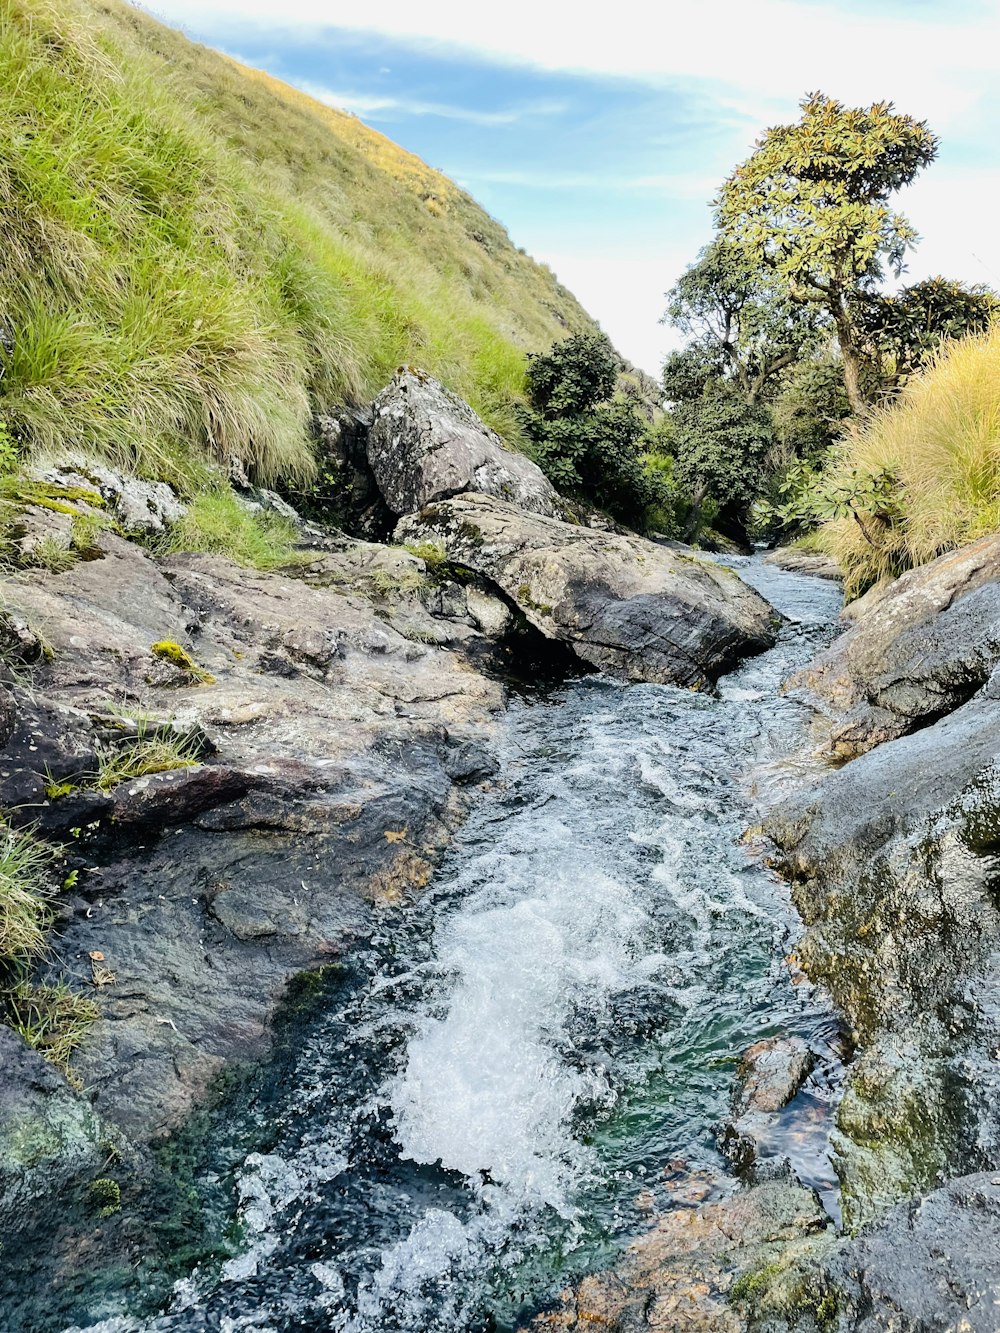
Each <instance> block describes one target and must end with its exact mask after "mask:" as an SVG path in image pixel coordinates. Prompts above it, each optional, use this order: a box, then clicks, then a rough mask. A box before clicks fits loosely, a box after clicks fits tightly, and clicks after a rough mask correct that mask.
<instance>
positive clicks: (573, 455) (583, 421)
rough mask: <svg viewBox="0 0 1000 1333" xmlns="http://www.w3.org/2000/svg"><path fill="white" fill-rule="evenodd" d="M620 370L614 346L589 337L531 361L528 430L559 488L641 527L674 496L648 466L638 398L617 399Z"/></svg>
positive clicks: (568, 341)
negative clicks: (653, 509)
mask: <svg viewBox="0 0 1000 1333" xmlns="http://www.w3.org/2000/svg"><path fill="white" fill-rule="evenodd" d="M618 371H619V363H618V359H617V357H616V356H615V353H614V350H613V349H612V347H611V345H610V343H609V342H608V341H607V339H605V338H601V337H597V336H594V335H591V334H575V335H574V336H573V337H571V338H566V339H565V340H564V341H563V342H560V343H557V344H556V345H555V346H554V347H553V348H552V350H551V351H550V352H548V353H545V354H544V355H541V354H536V355H532V356H529V358H528V370H527V386H528V396H529V400H530V402H531V410H530V411H528V412H526V413H525V418H524V427H525V432H526V434H527V436H528V438H529V439H530V440H531V441H532V443H533V445H534V450H535V454H536V457H537V459H538V462H539V464H540V465H541V467H542V468H543V469H544V471H545V472H546V474H547V475H548V477H549V479H550V480H551V481H552V483H553V485H554V486H556V487H557V488H558V489H559V490H561V491H562V492H564V493H565V494H567V495H571V496H576V497H577V498H579V499H582V500H587V501H589V502H590V503H592V504H596V505H598V506H600V507H601V508H602V509H606V510H607V511H608V512H609V513H611V514H614V515H615V517H617V518H620V519H622V520H623V521H624V522H626V523H632V524H638V525H642V524H643V523H644V522H645V515H646V511H647V509H649V508H650V506H654V505H657V504H659V503H663V504H668V503H669V502H670V497H668V496H667V495H666V492H665V490H664V488H663V486H661V484H660V482H659V480H658V478H657V477H656V475H655V474H652V473H650V472H649V471H648V470H647V469H646V468H645V467H644V466H643V460H642V454H641V447H640V441H641V439H642V437H643V435H644V432H645V431H646V429H647V423H646V421H645V420H644V418H643V416H642V415H641V413H640V412H639V410H638V408H637V406H636V403H635V401H634V397H630V396H628V395H625V396H621V397H612V395H613V394H614V392H615V385H616V382H617V378H618ZM661 491H662V492H663V494H661Z"/></svg>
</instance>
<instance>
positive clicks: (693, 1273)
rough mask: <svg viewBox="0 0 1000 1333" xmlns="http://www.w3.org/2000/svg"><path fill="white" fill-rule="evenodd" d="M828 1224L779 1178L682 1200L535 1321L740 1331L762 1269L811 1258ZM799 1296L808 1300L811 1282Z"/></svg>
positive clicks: (613, 1331) (664, 1330)
mask: <svg viewBox="0 0 1000 1333" xmlns="http://www.w3.org/2000/svg"><path fill="white" fill-rule="evenodd" d="M828 1225H829V1219H828V1218H827V1216H826V1214H825V1213H824V1212H823V1211H822V1209H821V1208H820V1207H819V1205H818V1203H817V1202H816V1199H815V1196H814V1195H813V1194H811V1193H810V1192H809V1191H807V1190H803V1189H800V1188H798V1187H797V1186H793V1185H789V1184H785V1183H780V1182H777V1181H772V1182H768V1183H766V1184H763V1185H758V1186H755V1187H754V1188H753V1189H748V1190H741V1191H740V1192H739V1193H737V1194H734V1195H732V1196H731V1197H730V1198H728V1199H724V1200H722V1201H721V1202H717V1203H707V1204H703V1205H702V1206H701V1207H699V1208H675V1209H673V1210H671V1211H670V1212H667V1213H664V1214H662V1215H661V1216H660V1217H659V1218H658V1219H657V1222H656V1226H655V1227H654V1228H653V1229H652V1230H651V1231H650V1232H649V1233H648V1234H646V1235H643V1236H641V1237H640V1238H639V1239H638V1240H637V1241H635V1242H634V1243H633V1244H632V1245H631V1246H630V1247H629V1251H628V1254H627V1255H626V1257H625V1259H624V1260H623V1261H622V1262H621V1263H620V1264H618V1265H617V1266H616V1267H615V1268H613V1269H611V1270H609V1271H608V1272H606V1273H600V1274H597V1275H594V1276H591V1277H587V1278H584V1279H583V1281H582V1282H580V1283H579V1284H578V1286H577V1287H576V1288H575V1289H574V1290H572V1291H569V1292H566V1293H564V1296H563V1301H562V1305H561V1307H560V1308H558V1309H557V1310H555V1311H552V1312H550V1313H548V1314H544V1315H540V1316H539V1317H538V1318H536V1319H535V1320H534V1322H533V1323H532V1324H531V1328H532V1329H533V1330H535V1333H541V1331H542V1330H555V1329H570V1330H579V1333H582V1331H583V1330H584V1329H588V1330H589V1329H592V1328H595V1327H598V1328H606V1329H608V1330H609V1333H642V1331H643V1330H647V1329H648V1330H656V1331H657V1333H740V1330H743V1329H745V1328H746V1320H745V1311H746V1303H745V1300H744V1295H745V1293H746V1292H747V1290H749V1291H750V1292H753V1291H755V1290H756V1288H757V1286H758V1285H760V1279H759V1276H758V1275H760V1274H767V1275H768V1276H771V1275H772V1274H773V1273H776V1270H777V1268H778V1267H779V1266H780V1268H781V1269H782V1271H785V1270H791V1269H793V1268H794V1265H795V1264H796V1262H798V1261H799V1260H800V1259H804V1258H805V1257H806V1256H810V1257H811V1256H812V1254H813V1253H814V1252H815V1251H816V1250H818V1249H819V1248H820V1247H821V1246H823V1245H825V1244H826V1243H827V1238H826V1236H825V1234H824V1233H825V1232H826V1229H827V1227H828ZM755 1279H757V1282H756V1284H755ZM800 1299H801V1300H802V1303H803V1305H808V1301H809V1294H808V1292H807V1291H806V1290H804V1289H803V1290H802V1291H801V1293H800Z"/></svg>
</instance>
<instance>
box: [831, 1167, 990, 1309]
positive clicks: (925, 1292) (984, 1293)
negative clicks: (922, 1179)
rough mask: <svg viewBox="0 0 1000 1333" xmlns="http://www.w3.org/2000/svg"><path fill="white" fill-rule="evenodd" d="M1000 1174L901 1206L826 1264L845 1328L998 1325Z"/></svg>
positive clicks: (972, 1179)
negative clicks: (999, 1177)
mask: <svg viewBox="0 0 1000 1333" xmlns="http://www.w3.org/2000/svg"><path fill="white" fill-rule="evenodd" d="M998 1254H1000V1179H997V1178H996V1176H994V1175H992V1174H989V1173H987V1174H982V1173H980V1174H976V1175H970V1176H965V1177H962V1178H961V1179H958V1180H953V1181H951V1182H949V1184H948V1185H946V1186H944V1188H942V1189H939V1190H935V1191H933V1193H931V1194H929V1195H928V1196H927V1197H926V1198H924V1199H920V1200H915V1201H913V1202H910V1203H905V1204H902V1205H901V1206H899V1207H897V1208H895V1209H893V1210H892V1212H890V1213H889V1214H888V1215H887V1216H886V1217H884V1218H883V1219H882V1220H881V1221H880V1222H879V1223H878V1224H877V1225H875V1226H872V1227H868V1228H866V1229H865V1231H863V1232H862V1233H861V1235H859V1236H858V1237H856V1238H855V1239H853V1240H849V1241H845V1242H844V1243H843V1244H842V1245H841V1246H839V1247H838V1248H837V1250H836V1251H835V1252H834V1254H833V1256H832V1257H831V1258H829V1259H827V1260H826V1262H825V1263H824V1264H823V1267H822V1271H823V1275H824V1278H825V1280H826V1281H827V1282H828V1284H829V1287H830V1289H831V1290H832V1292H833V1293H835V1296H834V1299H835V1301H836V1305H837V1309H838V1312H839V1314H840V1323H839V1324H838V1327H839V1328H843V1329H850V1330H853V1331H854V1333H876V1330H887V1331H888V1330H892V1333H896V1330H903V1329H913V1330H917V1329H956V1330H963V1333H995V1331H996V1329H997V1328H998V1327H1000V1269H998V1266H997V1255H998Z"/></svg>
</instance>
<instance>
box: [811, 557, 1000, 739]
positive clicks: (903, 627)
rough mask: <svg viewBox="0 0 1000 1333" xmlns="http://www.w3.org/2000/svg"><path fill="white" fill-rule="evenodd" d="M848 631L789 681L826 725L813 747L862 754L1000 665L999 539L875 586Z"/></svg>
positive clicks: (945, 708) (942, 708) (955, 699)
mask: <svg viewBox="0 0 1000 1333" xmlns="http://www.w3.org/2000/svg"><path fill="white" fill-rule="evenodd" d="M866 600H867V605H865V606H864V608H863V610H862V611H861V613H860V614H857V615H856V616H855V617H854V618H853V620H854V623H853V624H852V626H851V628H850V629H849V630H848V631H847V632H846V633H845V634H844V635H842V636H841V637H840V638H839V639H837V640H836V642H835V643H834V644H833V645H832V646H831V647H830V648H829V649H828V650H827V652H825V653H823V654H822V655H821V656H820V657H818V658H817V659H816V661H814V662H812V663H810V665H809V666H808V667H807V668H806V669H805V670H803V671H801V672H799V674H798V675H797V676H795V677H793V678H792V680H791V681H790V682H789V686H790V687H791V688H798V689H804V690H806V691H808V692H809V694H810V695H811V696H812V697H813V698H814V699H816V700H817V702H818V703H819V705H820V707H821V708H822V709H823V710H824V712H825V713H827V714H828V716H829V718H830V721H829V724H828V726H827V727H824V728H823V745H824V748H826V749H828V750H829V751H830V753H832V754H834V755H836V756H839V757H841V758H851V757H853V756H854V755H858V754H863V753H864V752H865V751H866V750H870V749H872V747H873V746H876V745H879V744H881V743H882V742H883V741H887V740H893V739H894V738H895V737H897V736H902V735H905V734H906V733H907V732H909V731H913V730H915V729H917V728H918V727H922V726H927V725H928V724H929V723H930V722H933V721H934V720H935V719H936V718H938V717H941V716H943V715H944V714H946V713H949V712H950V711H951V710H952V709H954V708H956V707H957V706H958V705H959V704H961V703H964V702H965V701H966V700H967V699H969V698H970V697H971V696H972V695H973V694H974V693H975V692H976V691H977V690H979V689H980V688H981V687H982V686H983V685H984V684H985V683H986V681H987V679H988V678H989V676H990V674H991V672H992V670H993V668H994V666H995V665H996V664H997V662H998V661H1000V537H984V538H983V539H982V540H981V541H978V542H974V543H973V544H972V545H971V546H965V547H963V548H962V549H961V550H958V551H953V552H949V553H948V554H947V555H943V556H941V557H939V559H937V560H934V561H932V562H931V563H930V564H928V565H922V566H920V567H919V568H917V569H913V570H910V571H909V573H906V574H904V575H903V576H902V577H901V578H900V579H898V580H896V582H895V583H892V584H890V585H888V587H884V588H879V589H877V590H875V592H874V593H873V594H872V595H870V596H869V597H868V599H866Z"/></svg>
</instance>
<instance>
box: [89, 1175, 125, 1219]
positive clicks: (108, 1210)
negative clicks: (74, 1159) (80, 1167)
mask: <svg viewBox="0 0 1000 1333" xmlns="http://www.w3.org/2000/svg"><path fill="white" fill-rule="evenodd" d="M87 1193H88V1195H89V1196H90V1202H91V1203H92V1204H93V1206H94V1207H95V1208H96V1209H97V1216H98V1217H113V1216H114V1214H115V1213H118V1212H121V1206H122V1189H121V1186H120V1185H119V1184H118V1181H117V1180H112V1179H111V1178H110V1176H101V1177H99V1178H98V1179H97V1180H92V1181H91V1182H90V1184H89V1185H88V1186H87Z"/></svg>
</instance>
